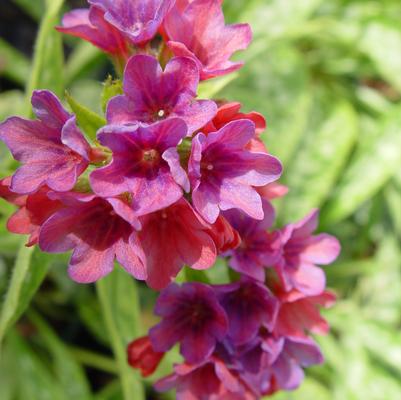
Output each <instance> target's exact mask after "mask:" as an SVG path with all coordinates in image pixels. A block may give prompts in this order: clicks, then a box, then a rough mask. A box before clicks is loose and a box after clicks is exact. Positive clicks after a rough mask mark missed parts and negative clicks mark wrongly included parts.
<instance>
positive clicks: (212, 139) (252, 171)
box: [188, 120, 282, 223]
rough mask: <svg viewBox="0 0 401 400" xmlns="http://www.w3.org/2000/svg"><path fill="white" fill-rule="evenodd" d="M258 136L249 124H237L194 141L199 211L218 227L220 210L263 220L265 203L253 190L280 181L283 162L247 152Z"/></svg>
mask: <svg viewBox="0 0 401 400" xmlns="http://www.w3.org/2000/svg"><path fill="white" fill-rule="evenodd" d="M254 136H255V125H254V124H253V122H251V121H248V120H238V121H233V122H230V123H228V124H227V125H225V126H224V127H223V128H221V129H220V130H219V131H217V132H212V133H209V134H208V136H207V137H206V136H205V135H204V134H202V133H199V134H198V135H197V136H196V137H195V138H194V139H193V141H192V151H191V156H190V159H189V164H188V172H189V177H190V180H191V185H192V189H193V194H192V200H193V204H194V206H195V208H196V209H197V211H198V212H199V213H200V214H201V215H202V217H204V218H205V219H206V220H207V221H208V222H209V223H214V222H215V221H216V219H217V217H218V215H219V212H220V210H223V211H225V210H229V209H232V208H237V209H240V210H242V211H244V212H245V213H246V214H248V215H249V216H250V217H252V218H255V219H259V220H262V219H263V215H264V214H263V207H262V200H261V198H260V195H259V194H258V193H257V191H256V190H255V189H254V188H253V186H264V185H266V184H267V183H270V182H273V181H275V180H277V179H278V178H279V177H280V175H281V171H282V167H281V164H280V162H279V161H278V160H277V159H276V158H275V157H273V156H271V155H269V154H265V153H251V152H249V151H248V150H246V149H245V146H246V145H247V144H248V142H249V141H250V140H251V139H252V138H253V137H254Z"/></svg>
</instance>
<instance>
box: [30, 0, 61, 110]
mask: <svg viewBox="0 0 401 400" xmlns="http://www.w3.org/2000/svg"><path fill="white" fill-rule="evenodd" d="M63 2H64V1H63V0H46V12H45V14H44V16H43V19H42V22H41V24H40V28H39V33H38V36H37V39H36V44H35V54H34V59H33V65H32V71H31V76H30V78H29V81H28V84H27V87H26V92H27V96H28V97H30V95H31V93H32V92H33V91H34V90H35V89H39V88H46V89H49V90H52V91H54V92H55V93H56V94H57V95H59V96H61V94H62V93H63V88H64V82H63V46H62V40H61V34H60V33H58V32H57V31H56V30H55V29H54V27H55V26H56V25H57V24H58V22H59V14H60V9H61V6H62V5H63ZM30 110H31V105H30V103H29V104H28V102H27V105H26V114H27V115H29V114H30Z"/></svg>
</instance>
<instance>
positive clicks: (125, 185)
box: [90, 118, 189, 216]
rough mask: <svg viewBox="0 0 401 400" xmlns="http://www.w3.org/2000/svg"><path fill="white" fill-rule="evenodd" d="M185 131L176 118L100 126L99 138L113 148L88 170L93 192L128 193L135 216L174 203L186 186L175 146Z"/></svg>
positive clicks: (109, 195) (113, 194) (105, 195)
mask: <svg viewBox="0 0 401 400" xmlns="http://www.w3.org/2000/svg"><path fill="white" fill-rule="evenodd" d="M186 133H187V128H186V125H185V123H184V122H183V121H182V120H180V119H178V118H174V119H170V120H167V121H161V122H158V123H156V124H153V125H151V126H147V127H142V126H138V125H136V126H127V127H124V126H108V127H105V128H103V129H102V130H101V131H100V133H99V134H98V138H99V141H100V143H101V144H102V145H104V146H107V147H109V148H110V149H111V150H112V151H113V160H112V162H111V163H110V164H109V165H107V166H106V167H103V168H99V169H97V170H95V171H93V172H92V173H91V175H90V183H91V186H92V188H93V190H94V192H95V193H96V194H98V195H99V196H101V197H113V196H117V195H120V194H122V193H125V192H128V193H130V196H129V197H130V198H131V200H132V201H131V206H132V208H133V210H134V211H135V213H136V214H137V215H138V216H139V215H145V214H149V213H151V212H153V211H157V210H160V209H162V208H165V207H168V206H169V205H171V204H173V203H175V202H176V201H178V200H179V199H180V198H181V197H182V193H183V192H182V187H184V188H185V190H186V191H188V190H189V182H188V178H187V176H186V173H185V171H184V170H183V168H182V167H181V165H180V161H179V156H178V153H177V150H176V146H177V144H178V143H179V142H180V141H181V139H182V138H184V137H185V136H186Z"/></svg>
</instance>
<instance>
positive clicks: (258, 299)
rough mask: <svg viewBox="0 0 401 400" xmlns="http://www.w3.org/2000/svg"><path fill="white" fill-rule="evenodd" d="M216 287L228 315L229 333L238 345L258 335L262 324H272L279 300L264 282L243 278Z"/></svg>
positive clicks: (269, 325) (268, 325)
mask: <svg viewBox="0 0 401 400" xmlns="http://www.w3.org/2000/svg"><path fill="white" fill-rule="evenodd" d="M216 288H217V291H218V294H219V301H220V304H221V305H222V306H223V308H224V310H225V311H226V313H227V316H228V321H229V332H228V333H229V337H230V339H231V340H232V341H233V342H234V343H235V344H236V345H241V344H245V343H247V342H250V341H251V340H253V339H255V337H256V336H257V335H258V333H259V329H260V328H261V327H262V326H267V327H268V328H269V329H272V328H273V326H274V323H275V320H276V316H277V312H278V302H277V300H276V299H275V297H274V296H273V295H272V293H271V292H270V291H269V289H267V287H266V286H265V285H264V284H262V283H260V282H257V281H252V280H248V279H243V280H242V281H239V282H235V283H231V284H229V285H221V286H217V287H216Z"/></svg>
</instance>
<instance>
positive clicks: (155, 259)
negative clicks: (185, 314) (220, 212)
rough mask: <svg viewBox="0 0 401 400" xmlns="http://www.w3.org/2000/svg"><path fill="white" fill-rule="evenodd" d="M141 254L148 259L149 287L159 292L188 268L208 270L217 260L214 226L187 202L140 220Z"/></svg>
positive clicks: (139, 251) (181, 202)
mask: <svg viewBox="0 0 401 400" xmlns="http://www.w3.org/2000/svg"><path fill="white" fill-rule="evenodd" d="M140 221H141V224H142V230H141V231H140V232H138V238H139V247H137V251H138V254H139V255H140V254H143V255H144V257H145V265H146V270H147V272H148V278H147V284H148V285H149V286H150V287H151V288H153V289H156V290H160V289H163V288H165V287H166V286H167V285H168V284H169V283H171V281H172V280H173V279H174V278H175V277H176V276H177V274H178V272H179V271H180V270H181V268H182V267H183V266H184V265H188V266H190V267H191V268H194V269H207V268H209V267H211V266H212V265H213V264H214V263H215V260H216V246H215V244H214V242H213V239H212V238H211V237H210V235H209V233H208V230H209V229H210V226H209V225H207V224H205V222H204V221H203V220H202V219H201V218H200V217H199V215H197V213H196V212H195V211H194V210H193V208H192V207H191V205H190V204H189V203H188V202H187V201H186V200H184V199H181V200H180V201H178V202H177V203H175V204H173V205H171V206H170V207H168V208H165V209H163V210H161V211H157V212H155V213H152V214H148V215H145V216H144V217H141V218H140Z"/></svg>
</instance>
